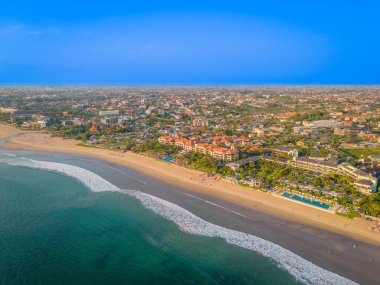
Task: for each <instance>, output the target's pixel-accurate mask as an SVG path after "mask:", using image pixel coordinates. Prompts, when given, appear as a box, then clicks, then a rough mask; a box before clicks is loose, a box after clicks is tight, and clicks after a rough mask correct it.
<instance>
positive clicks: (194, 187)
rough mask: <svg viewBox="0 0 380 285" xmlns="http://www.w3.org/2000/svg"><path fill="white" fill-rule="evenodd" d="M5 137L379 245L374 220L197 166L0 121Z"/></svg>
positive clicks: (14, 146) (9, 144)
mask: <svg viewBox="0 0 380 285" xmlns="http://www.w3.org/2000/svg"><path fill="white" fill-rule="evenodd" d="M7 137H9V141H6V142H5V144H4V146H3V148H5V149H8V150H34V151H44V152H57V153H67V154H79V155H86V156H91V157H97V158H101V159H104V160H107V161H109V162H112V163H116V164H119V165H122V166H125V167H130V168H133V169H135V170H137V171H139V172H141V173H143V174H145V175H148V176H151V177H154V178H156V179H159V180H161V181H164V182H166V183H168V184H171V185H173V186H179V187H181V188H186V189H187V190H190V191H192V192H194V193H205V194H207V195H209V196H213V197H217V198H220V199H223V200H226V201H228V202H232V203H235V204H237V205H240V206H244V207H247V208H250V209H254V210H256V211H260V212H263V213H267V214H270V215H273V216H277V217H281V218H283V219H287V220H290V221H293V222H297V223H302V224H307V225H312V226H315V227H318V228H322V229H325V230H329V231H332V232H335V233H339V234H343V235H346V236H349V237H351V238H354V239H357V240H360V241H364V242H369V243H372V244H374V245H380V235H379V233H376V232H370V231H369V230H368V227H369V226H371V225H372V224H373V222H368V221H364V220H361V219H353V220H351V219H347V218H344V217H341V216H338V215H335V214H333V213H329V212H325V211H321V210H320V209H316V208H314V207H308V206H307V205H303V204H300V203H295V202H293V201H289V200H288V199H282V198H281V197H276V196H274V195H271V194H267V193H264V192H261V191H256V190H252V189H248V188H245V187H243V186H240V185H237V184H234V183H231V182H228V181H225V180H220V181H213V182H212V185H203V184H201V183H199V182H197V180H196V179H197V177H199V175H200V174H202V173H201V172H199V171H196V170H191V169H188V168H183V167H180V166H176V165H173V164H168V163H165V162H161V161H159V160H156V159H153V158H150V157H146V156H143V155H138V154H134V153H129V152H128V153H119V152H115V151H110V150H106V149H99V148H90V147H81V146H78V145H77V144H78V141H75V140H69V139H63V138H59V137H50V135H49V134H45V133H41V132H36V131H31V132H30V131H22V130H18V129H15V128H13V127H10V126H6V125H2V124H0V139H5V138H7Z"/></svg>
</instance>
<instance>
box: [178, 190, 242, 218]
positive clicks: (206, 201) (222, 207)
mask: <svg viewBox="0 0 380 285" xmlns="http://www.w3.org/2000/svg"><path fill="white" fill-rule="evenodd" d="M182 194H183V195H185V196H189V197H192V198H195V199H198V200H200V201H203V202H205V203H207V204H210V205H213V206H215V207H218V208H221V209H223V210H226V211H228V212H231V213H234V214H236V215H239V216H241V217H244V218H247V219H248V217H247V216H246V215H243V214H241V213H239V212H236V211H234V210H231V209H228V208H226V207H224V206H222V205H219V204H216V203H214V202H211V201H208V200H206V199H203V198H200V197H198V196H194V195H191V194H188V193H182Z"/></svg>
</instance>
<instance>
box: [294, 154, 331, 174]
mask: <svg viewBox="0 0 380 285" xmlns="http://www.w3.org/2000/svg"><path fill="white" fill-rule="evenodd" d="M290 165H291V166H293V167H296V168H301V169H305V170H309V171H313V172H318V173H323V174H327V173H336V172H337V170H338V165H337V164H336V163H333V162H329V161H323V160H316V159H310V158H306V157H295V158H294V159H293V160H292V161H291V162H290Z"/></svg>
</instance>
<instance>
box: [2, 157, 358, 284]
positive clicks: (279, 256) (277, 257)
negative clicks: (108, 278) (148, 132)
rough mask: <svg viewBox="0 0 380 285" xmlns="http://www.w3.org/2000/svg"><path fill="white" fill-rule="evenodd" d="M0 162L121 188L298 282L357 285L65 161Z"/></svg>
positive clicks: (184, 226)
mask: <svg viewBox="0 0 380 285" xmlns="http://www.w3.org/2000/svg"><path fill="white" fill-rule="evenodd" d="M0 162H5V163H9V164H12V165H22V166H27V167H32V168H38V169H44V170H49V171H57V172H60V173H63V174H65V175H68V176H71V177H74V178H76V179H78V180H80V181H81V182H82V183H84V184H85V185H86V186H87V187H88V188H89V189H90V190H91V191H94V192H101V191H119V192H121V193H124V194H127V195H130V196H132V197H134V198H136V199H137V200H138V201H140V202H141V204H142V205H143V206H144V207H146V208H148V209H150V210H152V211H153V212H154V213H156V214H159V215H161V216H162V217H164V218H166V219H168V220H170V221H172V222H174V223H175V224H176V225H177V226H178V227H179V228H180V229H181V230H182V231H184V232H186V233H189V234H193V235H199V236H206V237H219V238H222V239H225V240H226V241H227V242H228V243H230V244H233V245H236V246H239V247H242V248H245V249H249V250H253V251H256V252H258V253H260V254H262V255H263V256H265V257H267V258H270V259H271V260H273V261H274V262H275V263H277V264H278V266H279V267H281V268H283V269H285V270H287V271H288V272H289V273H290V274H292V275H293V276H294V277H295V278H296V279H297V280H298V281H300V282H302V283H305V284H323V285H325V284H331V285H332V284H334V285H335V284H356V283H354V282H352V281H350V280H348V279H346V278H344V277H342V276H339V275H338V274H335V273H332V272H330V271H327V270H325V269H323V268H321V267H319V266H317V265H315V264H313V263H311V262H309V261H307V260H305V259H303V258H302V257H300V256H298V255H296V254H294V253H292V252H290V251H289V250H287V249H285V248H283V247H281V246H279V245H277V244H274V243H272V242H270V241H267V240H264V239H262V238H259V237H256V236H254V235H251V234H246V233H242V232H238V231H234V230H230V229H226V228H223V227H221V226H218V225H215V224H212V223H209V222H206V221H205V220H203V219H201V218H199V217H197V216H195V215H194V214H192V213H191V212H189V211H187V210H185V209H183V208H181V207H179V206H178V205H176V204H173V203H170V202H168V201H165V200H162V199H160V198H157V197H154V196H151V195H149V194H146V193H143V192H140V191H136V190H121V189H119V188H118V187H117V186H115V185H113V184H112V183H110V182H108V181H107V180H105V179H103V178H102V177H100V176H98V175H96V174H95V173H93V172H91V171H88V170H86V169H83V168H80V167H77V166H72V165H68V164H62V163H54V162H46V161H37V160H31V159H21V158H14V157H8V158H4V157H1V156H0Z"/></svg>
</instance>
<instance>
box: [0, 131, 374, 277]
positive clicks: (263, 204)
mask: <svg viewBox="0 0 380 285" xmlns="http://www.w3.org/2000/svg"><path fill="white" fill-rule="evenodd" d="M3 128H8V127H4V126H1V125H0V134H1V133H2V129H3ZM3 134H4V133H3ZM12 135H14V133H12ZM4 137H6V135H3V138H4ZM77 143H78V142H77V141H72V140H63V139H61V138H50V137H49V136H48V135H46V134H41V133H34V132H33V133H31V132H27V133H21V134H20V133H19V134H18V135H17V136H14V137H12V138H11V139H10V140H9V142H8V143H7V144H6V147H7V148H8V149H9V148H12V149H19V150H22V149H34V150H41V149H43V150H44V151H50V152H61V153H62V152H65V153H71V154H75V155H68V154H66V155H63V154H57V153H56V154H53V153H46V152H41V153H38V154H33V155H32V156H33V158H35V159H44V160H50V161H60V162H64V163H71V164H75V165H78V166H81V167H84V168H87V169H89V170H91V171H93V172H95V173H97V174H99V175H101V176H103V177H104V178H106V179H107V180H110V181H112V183H114V184H115V185H117V186H119V187H128V188H130V187H135V189H138V190H140V191H144V192H146V193H149V194H152V195H154V196H157V197H159V198H162V199H165V200H167V201H170V202H173V203H175V204H177V205H179V206H181V207H183V208H185V209H187V210H189V211H191V212H193V213H194V214H196V215H198V216H200V217H201V218H203V219H205V220H207V221H209V222H212V223H215V224H218V225H222V226H224V227H227V228H230V229H234V230H239V231H242V232H247V233H252V234H255V235H256V236H259V237H262V238H264V239H267V240H270V241H272V242H275V243H277V244H279V245H281V246H283V247H285V248H287V249H289V250H291V251H292V252H294V253H296V254H298V255H300V256H302V257H304V258H305V259H307V260H309V261H312V262H313V263H315V264H317V265H319V266H321V267H323V268H325V269H328V270H330V271H333V272H335V273H338V274H340V275H342V276H345V277H347V278H349V279H351V280H353V281H356V282H359V283H361V284H380V275H379V274H378V273H377V271H378V268H380V246H379V245H380V235H379V234H378V233H377V234H376V233H371V232H369V231H368V229H367V227H368V226H370V225H371V223H369V222H366V221H363V220H349V219H346V218H343V217H339V216H336V215H334V214H330V213H326V212H323V211H320V210H318V209H313V208H310V207H306V206H303V205H300V204H296V203H292V202H290V201H287V200H283V199H279V198H276V197H273V196H272V195H268V194H265V193H262V192H259V191H253V190H249V189H247V188H244V187H239V186H237V185H233V184H231V183H229V182H225V181H218V182H215V183H213V185H212V186H204V185H201V184H199V183H198V182H195V181H194V179H193V180H192V179H191V178H194V177H197V175H199V173H198V172H196V171H192V170H188V169H183V168H180V167H177V166H174V165H170V164H166V163H163V162H160V161H156V160H154V159H150V158H146V157H141V156H139V155H135V154H120V153H116V152H111V151H108V150H100V149H93V148H84V147H78V146H76V144H77ZM26 154H28V153H26ZM79 154H80V155H85V156H78V155H79ZM99 158H101V159H99ZM131 181H133V182H131ZM131 183H132V184H131Z"/></svg>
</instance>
